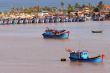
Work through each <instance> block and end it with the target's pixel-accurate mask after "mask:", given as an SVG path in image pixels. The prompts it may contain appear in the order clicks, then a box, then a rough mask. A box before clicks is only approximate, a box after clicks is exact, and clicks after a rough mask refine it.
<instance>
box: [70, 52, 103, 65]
mask: <svg viewBox="0 0 110 73" xmlns="http://www.w3.org/2000/svg"><path fill="white" fill-rule="evenodd" d="M69 52H70V56H69V59H70V60H71V61H80V62H95V63H100V62H103V57H104V55H103V54H102V55H98V56H95V57H89V54H88V51H85V50H83V51H77V52H72V51H71V50H69Z"/></svg>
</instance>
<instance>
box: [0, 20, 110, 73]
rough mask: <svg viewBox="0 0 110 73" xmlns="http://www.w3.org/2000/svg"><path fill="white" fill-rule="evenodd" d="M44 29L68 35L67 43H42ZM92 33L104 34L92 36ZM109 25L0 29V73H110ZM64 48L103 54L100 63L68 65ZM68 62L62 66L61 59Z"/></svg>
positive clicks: (52, 41)
mask: <svg viewBox="0 0 110 73" xmlns="http://www.w3.org/2000/svg"><path fill="white" fill-rule="evenodd" d="M45 27H55V28H58V29H67V30H69V31H70V37H69V39H64V40H63V39H61V40H60V39H43V37H42V35H41V34H42V33H43V32H44V30H45ZM91 30H103V33H97V34H93V33H91ZM109 31H110V22H109V21H104V22H91V21H88V22H84V23H66V24H65V23H62V24H51V25H50V24H42V25H38V24H37V25H35V24H32V25H5V26H3V25H0V73H109V72H110V69H109V68H110V56H109V53H110V38H109V36H110V32H109ZM65 48H74V50H79V49H87V50H88V51H89V53H90V55H92V56H94V55H99V54H102V53H103V54H105V59H104V64H102V63H98V64H96V63H79V62H70V61H69V59H68V56H69V54H68V53H67V52H66V51H65ZM63 57H65V58H67V61H66V62H61V61H60V59H61V58H63Z"/></svg>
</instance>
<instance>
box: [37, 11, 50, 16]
mask: <svg viewBox="0 0 110 73" xmlns="http://www.w3.org/2000/svg"><path fill="white" fill-rule="evenodd" d="M48 14H49V13H48V11H42V12H39V13H38V16H39V17H43V16H47V15H48Z"/></svg>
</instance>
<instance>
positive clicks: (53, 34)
mask: <svg viewBox="0 0 110 73" xmlns="http://www.w3.org/2000/svg"><path fill="white" fill-rule="evenodd" d="M42 35H43V37H44V38H57V39H67V38H68V37H69V31H66V30H50V29H49V30H46V31H45V32H44V33H43V34H42Z"/></svg>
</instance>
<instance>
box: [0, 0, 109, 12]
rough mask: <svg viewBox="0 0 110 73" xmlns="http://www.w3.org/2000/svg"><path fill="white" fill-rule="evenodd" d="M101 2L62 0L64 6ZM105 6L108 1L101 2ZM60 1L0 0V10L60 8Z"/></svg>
mask: <svg viewBox="0 0 110 73" xmlns="http://www.w3.org/2000/svg"><path fill="white" fill-rule="evenodd" d="M99 1H101V0H64V2H65V6H67V5H68V4H75V3H76V2H79V3H80V4H86V3H91V4H93V5H94V4H96V3H97V2H99ZM102 1H103V2H104V3H106V4H110V0H102ZM60 2H61V0H0V10H5V9H9V8H13V7H31V6H35V5H40V6H51V7H60Z"/></svg>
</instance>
